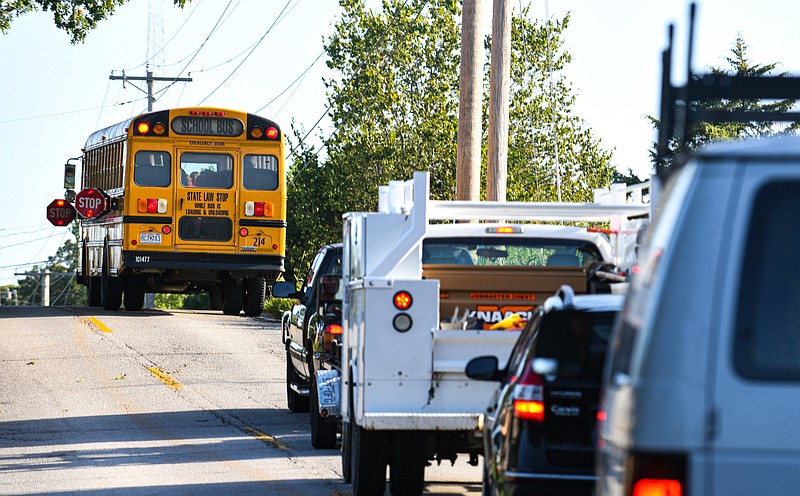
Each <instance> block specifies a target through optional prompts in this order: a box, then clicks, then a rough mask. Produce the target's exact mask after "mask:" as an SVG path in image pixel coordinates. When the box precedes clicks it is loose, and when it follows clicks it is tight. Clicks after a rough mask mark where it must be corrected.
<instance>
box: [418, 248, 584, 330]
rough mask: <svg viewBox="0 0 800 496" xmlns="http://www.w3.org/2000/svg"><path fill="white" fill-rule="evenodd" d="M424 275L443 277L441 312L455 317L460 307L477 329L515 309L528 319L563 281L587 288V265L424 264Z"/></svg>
mask: <svg viewBox="0 0 800 496" xmlns="http://www.w3.org/2000/svg"><path fill="white" fill-rule="evenodd" d="M422 278H423V279H438V280H439V300H440V304H439V315H440V317H441V318H442V319H447V318H451V317H452V316H453V314H454V312H455V309H456V308H458V316H459V317H461V316H462V315H463V314H464V309H466V308H468V309H469V310H470V316H471V317H474V318H475V319H477V322H476V324H475V327H473V328H477V329H489V327H490V326H491V325H492V324H494V323H497V322H499V321H501V320H503V319H504V318H506V317H508V316H509V315H510V314H512V313H519V314H520V315H522V316H524V317H525V318H526V319H528V318H530V317H531V316H532V312H533V311H534V310H535V309H536V307H538V306H539V305H541V304H542V303H544V301H545V300H546V299H547V298H548V297H549V296H552V295H553V294H554V293H555V292H556V291H557V290H558V288H560V287H561V285H563V284H569V285H570V286H572V287H573V288H574V289H575V292H576V293H585V292H586V285H587V282H586V281H587V279H586V271H585V269H584V268H583V267H496V266H493V267H486V266H477V265H434V264H424V265H423V266H422Z"/></svg>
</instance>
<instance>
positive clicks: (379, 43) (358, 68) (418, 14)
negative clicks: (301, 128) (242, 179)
mask: <svg viewBox="0 0 800 496" xmlns="http://www.w3.org/2000/svg"><path fill="white" fill-rule="evenodd" d="M407 3H408V0H405V1H404V2H403V5H401V6H400V7H398V8H397V10H396V11H395V13H394V16H393V18H392V19H390V24H389V26H387V28H386V30H385V31H384V32H383V33H382V34H381V39H380V40H379V41H378V43H376V44H375V45H373V47H372V49H371V50H370V51H369V53H367V56H366V57H364V58H363V59H362V60H361V64H360V65H359V66H358V67H357V68H356V70H355V71H354V74H356V73H359V72H361V70H362V69H363V68H364V66H365V64H366V63H367V60H369V58H370V56H371V55H372V54H373V52H374V51H375V50H376V49H377V48H378V46H379V45H381V44H382V43H383V42H384V41H386V36H387V35H388V34H389V31H390V30H391V28H392V27H393V26H394V23H395V22H396V21H397V17H398V16H399V14H400V11H401V10H402V9H404V8H405V6H406V4H407ZM427 6H428V0H426V1H425V2H424V3H423V4H422V6H421V7H420V9H419V11H417V14H416V15H415V16H414V19H412V20H411V24H413V23H414V22H415V21H416V20H417V19H418V18H419V16H420V15H421V14H422V11H423V10H425V7H427ZM409 32H410V31H408V30H407V31H406V32H405V34H403V36H402V38H401V41H403V40H405V39H406V37H407V36H408V34H409ZM353 79H354V78H350V80H348V81H347V82H346V83H345V85H344V88H345V89H346V88H347V87H348V86H349V85H350V84H352V82H353ZM330 110H331V104H328V105H326V106H325V111H324V112H323V113H322V115H321V116H320V118H319V119H317V122H316V123H315V124H314V126H312V127H311V129H310V130H309V131H308V132H307V133H306V134H305V136H303V137H302V138H301V139H300V141H299V142H298V143H297V145H296V146H295V147H294V148H292V149H291V151H290V152H289V154H288V155H287V157H286V158H287V159H288V158H289V157H291V156H292V155H295V150H297V149H298V148H299V147H300V146H301V145H302V144H303V143H304V142H305V140H306V138H308V136H309V135H310V134H311V132H312V131H313V130H314V129H315V128H316V127H317V126H318V125H319V123H320V122H322V119H324V118H325V116H326V115H328V112H330ZM336 131H337V130H336V129H334V130H333V132H331V135H330V136H329V137H328V139H327V140H325V141H324V142H323V143H322V145H321V147H320V149H319V150H317V153H315V154H314V157H317V156H318V155H319V153H320V152H321V151H322V150H323V149H324V148H326V147H327V146H328V143H329V142H330V140H331V138H333V136H334V134H336ZM310 162H311V159H310V158H309V159H308V160H306V161H305V163H303V164H302V165H301V166H300V169H299V170H298V171H297V172H296V173H295V174H294V175H293V176H292V179H291V180H290V181H289V184H291V183H292V182H293V181H294V179H295V178H296V177H297V176H299V175H300V173H301V172H302V171H303V169H305V167H306V165H308V164H309V163H310Z"/></svg>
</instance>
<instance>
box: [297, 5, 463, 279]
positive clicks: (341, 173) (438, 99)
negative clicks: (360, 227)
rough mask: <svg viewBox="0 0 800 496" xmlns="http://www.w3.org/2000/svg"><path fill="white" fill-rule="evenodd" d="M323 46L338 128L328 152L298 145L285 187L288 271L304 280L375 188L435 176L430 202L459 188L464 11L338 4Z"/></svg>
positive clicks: (369, 204) (368, 203)
mask: <svg viewBox="0 0 800 496" xmlns="http://www.w3.org/2000/svg"><path fill="white" fill-rule="evenodd" d="M340 5H341V6H342V14H341V18H340V20H339V21H338V22H337V23H336V26H335V27H334V34H333V35H332V36H331V37H330V38H329V39H328V40H327V41H326V46H325V50H326V52H327V55H328V62H327V63H328V67H330V68H331V69H333V70H334V71H336V73H337V74H338V75H339V76H338V77H337V78H333V79H327V80H325V85H326V88H327V90H328V101H329V106H330V112H329V115H330V118H331V121H332V123H333V127H334V128H335V129H336V131H335V132H334V133H333V135H332V136H330V137H329V138H328V139H327V141H326V142H325V147H326V150H325V151H326V153H325V156H324V157H322V158H320V157H319V155H318V154H319V153H320V152H321V150H320V151H317V152H315V151H314V150H313V149H311V148H309V147H307V146H304V145H302V143H300V142H299V141H300V133H298V132H295V138H296V139H297V140H298V144H297V145H295V148H297V150H299V151H296V153H295V159H294V163H293V166H292V169H291V171H290V173H289V179H290V181H291V183H290V186H289V190H288V203H289V215H288V217H289V218H288V222H289V231H288V240H289V247H288V249H287V258H288V261H287V265H288V266H289V268H290V269H293V270H294V271H295V272H296V273H297V274H300V275H302V273H303V272H304V271H305V269H306V266H305V265H306V264H308V262H309V261H310V258H311V255H313V253H315V252H316V250H317V249H318V248H319V246H320V245H322V244H323V243H330V242H336V241H341V239H342V227H341V216H342V214H343V213H344V212H348V211H374V210H376V209H377V197H378V195H377V192H378V186H379V185H382V184H387V183H388V181H389V180H394V179H410V178H411V176H412V173H413V172H414V171H419V170H429V171H431V189H432V196H433V197H434V198H452V197H453V195H454V191H455V161H456V126H457V118H458V110H457V103H458V54H459V43H460V34H459V29H458V23H457V20H458V19H460V9H459V6H458V2H457V1H455V0H431V1H424V0H410V1H400V0H385V1H384V3H383V9H382V12H379V13H375V12H372V11H371V10H370V9H368V8H366V7H365V5H364V1H363V0H342V1H341V2H340Z"/></svg>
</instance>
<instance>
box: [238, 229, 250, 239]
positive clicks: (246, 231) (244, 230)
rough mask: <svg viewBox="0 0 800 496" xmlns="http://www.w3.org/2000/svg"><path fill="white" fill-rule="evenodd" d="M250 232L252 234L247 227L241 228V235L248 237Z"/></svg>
mask: <svg viewBox="0 0 800 496" xmlns="http://www.w3.org/2000/svg"><path fill="white" fill-rule="evenodd" d="M248 234H250V231H248V230H247V228H246V227H243V228H241V229H239V236H241V237H243V238H246V237H247V235H248Z"/></svg>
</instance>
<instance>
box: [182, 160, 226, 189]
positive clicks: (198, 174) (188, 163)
mask: <svg viewBox="0 0 800 496" xmlns="http://www.w3.org/2000/svg"><path fill="white" fill-rule="evenodd" d="M184 174H185V175H186V180H185V184H184V186H192V187H201V188H231V187H233V157H231V156H230V155H228V154H224V153H195V152H185V153H182V154H181V181H184V179H183V178H184Z"/></svg>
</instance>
